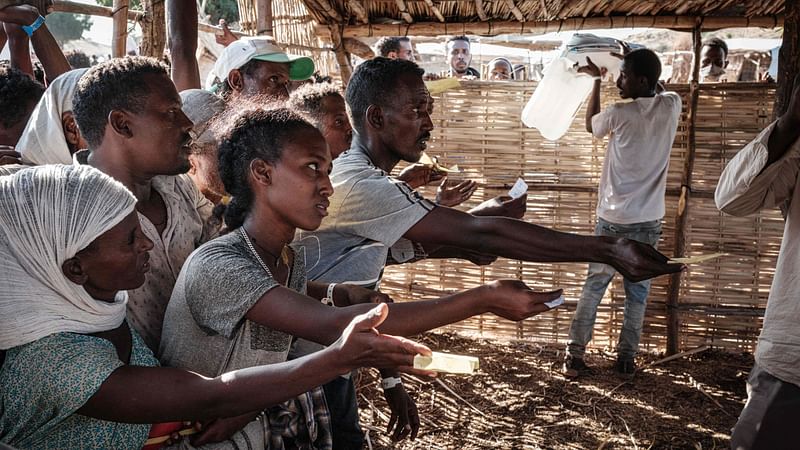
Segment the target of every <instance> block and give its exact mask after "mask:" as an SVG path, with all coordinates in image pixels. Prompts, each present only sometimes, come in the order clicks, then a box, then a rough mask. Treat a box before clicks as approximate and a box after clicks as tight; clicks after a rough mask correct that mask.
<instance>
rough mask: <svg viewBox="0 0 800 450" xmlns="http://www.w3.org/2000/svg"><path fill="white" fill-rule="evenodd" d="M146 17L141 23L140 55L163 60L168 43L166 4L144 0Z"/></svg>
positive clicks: (156, 0) (155, 0) (154, 0)
mask: <svg viewBox="0 0 800 450" xmlns="http://www.w3.org/2000/svg"><path fill="white" fill-rule="evenodd" d="M142 4H143V5H144V10H145V15H144V18H143V19H142V21H141V22H140V24H141V26H142V43H141V45H139V54H140V55H142V56H151V57H153V58H161V57H162V56H163V55H164V46H165V45H166V43H167V26H166V11H165V4H164V2H163V1H160V0H144V1H143V2H142Z"/></svg>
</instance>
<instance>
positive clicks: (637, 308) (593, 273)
mask: <svg viewBox="0 0 800 450" xmlns="http://www.w3.org/2000/svg"><path fill="white" fill-rule="evenodd" d="M594 234H595V235H596V236H614V237H624V238H628V239H633V240H635V241H639V242H644V243H645V244H649V245H651V246H653V247H655V246H656V244H657V243H658V239H659V237H661V221H660V220H653V221H649V222H640V223H631V224H614V223H611V222H607V221H605V220H603V219H598V220H597V226H596V227H595V230H594ZM615 273H616V270H614V268H613V267H611V266H609V265H607V264H600V263H591V264H589V275H588V276H587V278H586V283H585V284H584V285H583V292H582V293H581V299H580V300H579V301H578V308H577V309H576V310H575V316H574V317H573V318H572V325H570V327H569V341H568V343H567V354H569V355H570V356H573V357H575V358H583V355H584V353H585V352H586V345H587V344H588V343H589V341H591V340H592V329H593V328H594V323H595V320H596V319H597V307H598V305H600V301H601V300H602V299H603V295H605V293H606V289H607V288H608V284H609V283H610V282H611V279H612V278H614V274H615ZM624 286H625V311H624V314H623V320H622V331H621V332H620V334H619V343H618V344H617V358H618V359H620V360H632V359H633V358H634V357H635V356H636V350H637V349H638V348H639V339H640V338H641V336H642V324H643V323H644V312H645V309H646V308H647V294H648V292H650V280H645V281H640V282H638V283H634V282H631V281H628V280H627V279H626V280H624Z"/></svg>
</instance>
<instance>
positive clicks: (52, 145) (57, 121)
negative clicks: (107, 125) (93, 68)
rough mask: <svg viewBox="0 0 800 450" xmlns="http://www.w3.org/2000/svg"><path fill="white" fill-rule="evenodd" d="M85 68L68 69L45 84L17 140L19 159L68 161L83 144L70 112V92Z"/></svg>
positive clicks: (50, 162) (51, 161)
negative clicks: (42, 92) (20, 157)
mask: <svg viewBox="0 0 800 450" xmlns="http://www.w3.org/2000/svg"><path fill="white" fill-rule="evenodd" d="M87 70H88V69H77V70H70V71H69V72H67V73H65V74H63V75H61V76H59V77H58V78H56V79H55V80H53V82H52V83H50V85H49V86H47V90H46V91H44V96H42V98H41V100H39V103H37V104H36V107H35V108H34V110H33V113H32V114H31V118H30V119H29V120H28V124H27V125H26V126H25V130H23V132H22V136H21V137H20V139H19V142H18V143H17V151H18V152H20V153H21V154H22V162H23V163H25V164H30V165H42V164H72V154H73V153H75V152H76V151H78V150H80V149H83V148H86V147H87V145H86V141H84V140H83V138H82V137H81V133H80V131H78V125H77V123H76V122H75V118H74V117H73V115H72V96H73V94H74V93H75V89H76V88H77V86H78V80H79V79H80V78H81V76H83V74H84V73H86V71H87Z"/></svg>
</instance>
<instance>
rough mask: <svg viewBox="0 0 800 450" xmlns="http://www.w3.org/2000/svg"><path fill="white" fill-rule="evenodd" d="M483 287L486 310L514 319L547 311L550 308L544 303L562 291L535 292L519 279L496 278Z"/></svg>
mask: <svg viewBox="0 0 800 450" xmlns="http://www.w3.org/2000/svg"><path fill="white" fill-rule="evenodd" d="M483 288H484V289H485V290H486V292H485V295H486V297H485V299H486V301H488V305H487V306H488V308H487V309H488V311H491V312H492V313H494V314H497V315H498V316H500V317H502V318H504V319H508V320H514V321H519V320H522V319H527V318H528V317H531V316H535V315H536V314H539V313H542V312H545V311H548V310H549V309H550V308H549V307H548V306H547V305H545V303H547V302H550V301H553V300H555V299H557V298H558V297H560V296H561V295H562V294H563V292H564V291H563V290H562V289H557V290H555V291H550V292H535V291H533V290H532V289H531V288H529V287H528V286H527V285H526V284H525V283H523V282H522V281H519V280H497V281H493V282H491V283H489V284H486V285H484V286H483Z"/></svg>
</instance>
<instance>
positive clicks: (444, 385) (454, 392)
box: [436, 378, 489, 419]
mask: <svg viewBox="0 0 800 450" xmlns="http://www.w3.org/2000/svg"><path fill="white" fill-rule="evenodd" d="M436 382H437V383H439V385H440V386H441V387H443V388H445V389H446V390H447V392H449V393H451V394H453V395H454V396H455V397H456V398H457V399H459V400H461V401H462V402H464V403H465V404H466V405H467V406H469V407H470V408H471V409H472V410H473V411H475V412H476V413H478V414H480V415H481V416H483V417H485V418H487V419H488V418H489V416H487V415H486V414H484V413H483V411H481V410H480V409H478V408H476V407H474V406H472V403H470V402H468V401H466V400H465V399H464V397H462V396H460V395H458V394H456V391H454V390H452V389H450V387H449V386H448V385H446V384H444V381H442V380H440V379H439V378H437V379H436Z"/></svg>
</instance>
